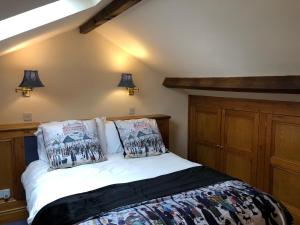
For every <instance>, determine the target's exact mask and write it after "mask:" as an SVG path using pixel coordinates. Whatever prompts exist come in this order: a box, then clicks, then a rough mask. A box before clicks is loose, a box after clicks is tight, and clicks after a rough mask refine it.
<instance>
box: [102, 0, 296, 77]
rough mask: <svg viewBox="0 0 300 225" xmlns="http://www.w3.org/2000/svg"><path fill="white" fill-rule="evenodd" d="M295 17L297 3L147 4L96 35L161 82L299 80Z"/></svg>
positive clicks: (180, 0) (174, 0)
mask: <svg viewBox="0 0 300 225" xmlns="http://www.w3.org/2000/svg"><path fill="white" fill-rule="evenodd" d="M299 12H300V1H297V0H251V1H246V0H225V1H220V0H151V1H142V2H141V3H139V4H137V5H136V6H134V7H133V8H132V9H130V10H129V11H126V12H125V13H123V14H121V15H120V16H119V17H116V18H115V19H114V20H112V21H110V22H108V23H106V24H104V25H103V26H100V27H99V28H98V29H97V31H98V32H99V33H101V34H102V35H104V36H105V37H107V38H108V39H110V40H111V41H112V42H114V43H115V44H117V45H119V46H120V47H122V48H123V49H125V50H128V52H131V50H132V49H131V46H130V45H135V46H139V48H140V49H143V50H144V51H145V52H146V53H147V55H146V57H140V58H141V59H142V60H143V61H144V62H145V63H147V64H148V65H150V66H152V67H153V68H156V69H157V70H158V71H160V72H161V73H163V74H164V75H166V76H179V77H182V76H185V77H191V76H196V77H197V76H202V77H206V76H245V75H246V76H249V75H299V74H300V54H299V52H300V41H299V37H300V23H299V21H300V13H299ZM134 54H135V52H133V55H134ZM137 56H138V55H137Z"/></svg>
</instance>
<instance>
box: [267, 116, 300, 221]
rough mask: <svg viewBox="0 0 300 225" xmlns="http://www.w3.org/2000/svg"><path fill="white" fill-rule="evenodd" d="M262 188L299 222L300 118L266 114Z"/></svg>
mask: <svg viewBox="0 0 300 225" xmlns="http://www.w3.org/2000/svg"><path fill="white" fill-rule="evenodd" d="M266 145H267V146H266V149H267V153H266V154H267V157H266V163H265V165H266V168H265V171H266V177H265V178H266V179H265V181H266V183H265V184H266V187H267V190H268V191H269V192H270V193H271V194H273V195H274V196H275V197H277V198H279V199H280V200H281V201H283V202H284V203H285V204H286V205H287V206H288V208H289V209H290V211H291V212H292V214H293V215H294V216H295V220H296V221H297V222H298V223H296V222H295V224H299V223H300V117H293V116H281V115H280V116H279V115H278V116H277V115H268V118H267V142H266Z"/></svg>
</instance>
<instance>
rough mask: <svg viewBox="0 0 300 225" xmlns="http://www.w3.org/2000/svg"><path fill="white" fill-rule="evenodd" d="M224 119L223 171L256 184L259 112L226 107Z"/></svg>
mask: <svg viewBox="0 0 300 225" xmlns="http://www.w3.org/2000/svg"><path fill="white" fill-rule="evenodd" d="M222 120H223V132H222V135H223V138H222V139H223V142H222V145H221V146H222V159H223V160H222V161H223V166H222V168H223V171H224V172H226V173H227V174H229V175H231V176H234V177H237V178H239V179H241V180H244V181H245V182H248V183H250V184H251V185H256V173H257V149H258V130H259V123H258V120H259V114H258V113H257V112H250V111H242V110H233V109H224V110H223V117H222ZM223 146H224V148H223Z"/></svg>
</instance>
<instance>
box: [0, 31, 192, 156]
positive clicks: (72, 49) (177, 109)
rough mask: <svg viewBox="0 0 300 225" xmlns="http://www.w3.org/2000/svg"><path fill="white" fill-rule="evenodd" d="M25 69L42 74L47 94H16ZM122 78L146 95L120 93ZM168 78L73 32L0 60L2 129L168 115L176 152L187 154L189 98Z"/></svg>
mask: <svg viewBox="0 0 300 225" xmlns="http://www.w3.org/2000/svg"><path fill="white" fill-rule="evenodd" d="M24 69H37V70H39V73H40V78H41V80H42V82H43V83H44V84H45V86H46V87H45V88H39V89H36V90H34V92H33V94H32V96H31V97H30V98H24V97H21V93H15V92H14V89H15V88H16V87H17V86H18V84H19V83H20V81H21V79H22V76H23V70H24ZM122 72H130V73H132V74H133V76H134V80H135V83H136V85H137V86H138V87H139V88H140V93H137V94H136V95H135V96H128V93H127V92H126V90H124V89H122V88H118V87H117V84H118V82H119V80H120V74H121V73H122ZM162 82H163V76H161V75H160V74H159V73H157V72H156V71H154V70H152V69H150V68H149V67H147V66H145V65H144V64H143V63H141V62H140V61H139V60H137V59H135V58H134V57H132V56H130V55H129V54H127V53H126V52H124V51H123V50H121V49H120V48H119V47H117V46H115V45H114V44H112V43H111V42H109V41H108V40H106V39H105V38H103V37H102V36H101V35H99V34H97V33H96V32H91V33H90V34H88V35H82V34H79V32H78V31H71V32H67V33H64V34H61V35H59V36H56V37H54V38H51V39H48V40H46V41H43V42H39V43H36V44H34V45H31V46H29V47H27V48H24V49H22V50H19V51H16V52H13V53H10V54H7V55H4V56H2V57H0V90H1V92H0V94H1V98H0V123H17V122H21V121H22V114H23V112H32V113H33V120H34V121H50V120H64V119H74V118H75V119H79V118H93V117H95V116H97V115H107V116H117V115H127V114H128V110H129V107H135V108H136V114H153V113H163V114H169V115H171V116H172V122H171V150H175V151H176V152H177V153H179V154H182V155H185V154H186V148H187V146H186V143H187V141H186V140H187V95H186V94H185V93H183V92H181V91H178V90H171V89H167V88H164V87H163V86H162Z"/></svg>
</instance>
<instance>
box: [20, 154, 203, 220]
mask: <svg viewBox="0 0 300 225" xmlns="http://www.w3.org/2000/svg"><path fill="white" fill-rule="evenodd" d="M194 166H199V164H197V163H193V162H190V161H188V160H185V159H183V158H181V157H179V156H176V155H175V154H173V153H167V154H163V155H159V156H153V157H145V158H136V159H124V157H123V156H122V154H113V155H108V160H107V161H104V162H100V163H94V164H87V165H81V166H77V167H74V168H69V169H58V170H53V171H50V172H49V171H48V165H47V164H46V163H45V162H43V161H41V160H38V161H34V162H32V163H31V164H30V165H29V166H28V167H27V169H26V170H25V172H24V173H23V174H22V183H23V186H24V188H25V192H26V200H27V210H28V212H29V217H28V220H27V221H28V223H29V224H30V223H31V222H32V221H33V219H34V217H35V215H36V214H37V213H38V211H39V210H40V209H41V208H42V207H43V206H45V205H47V204H49V203H51V202H53V201H55V200H57V199H59V198H62V197H65V196H68V195H72V194H77V193H82V192H86V191H91V190H94V189H97V188H101V187H105V186H107V185H111V184H117V183H126V182H131V181H136V180H143V179H147V178H153V177H157V176H160V175H164V174H168V173H172V172H176V171H179V170H184V169H187V168H190V167H194Z"/></svg>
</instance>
